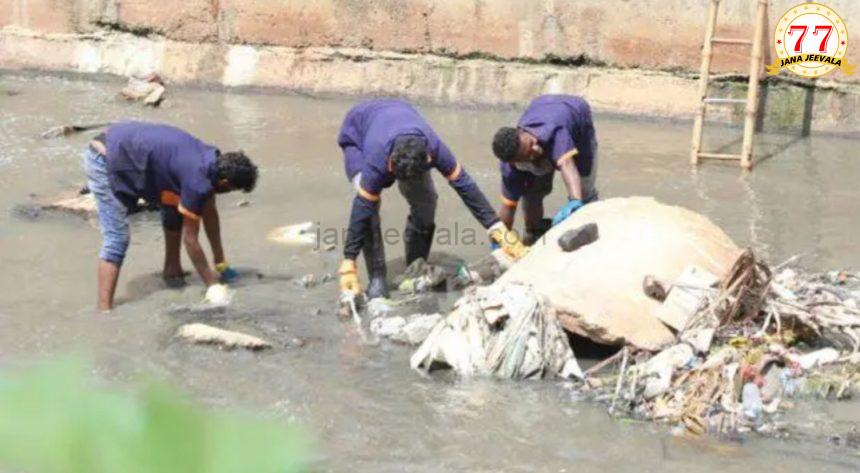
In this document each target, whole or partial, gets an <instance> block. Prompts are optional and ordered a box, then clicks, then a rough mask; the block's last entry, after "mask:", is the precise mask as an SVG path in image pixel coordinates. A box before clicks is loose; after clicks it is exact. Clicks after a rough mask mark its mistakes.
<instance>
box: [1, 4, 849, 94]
mask: <svg viewBox="0 0 860 473" xmlns="http://www.w3.org/2000/svg"><path fill="white" fill-rule="evenodd" d="M799 2H800V0H771V1H770V14H769V18H770V22H775V21H776V19H778V18H779V17H780V16H781V15H782V14H783V13H784V12H785V11H786V10H787V9H788V8H789V7H791V6H793V5H795V4H797V3H799ZM825 3H827V4H828V5H830V6H832V7H834V8H835V9H836V10H837V11H838V12H840V13H841V14H842V16H843V18H844V19H845V21H846V24H847V25H848V26H849V31H851V28H852V25H857V26H853V28H860V2H858V1H857V0H829V1H827V2H825ZM708 4H709V1H708V0H0V26H5V25H17V26H20V27H23V28H27V29H30V30H33V31H39V32H48V33H68V32H90V31H93V30H95V29H96V28H98V27H99V25H101V26H107V27H113V28H118V29H122V30H128V31H136V32H145V33H146V32H154V33H158V34H161V35H164V36H165V37H166V38H168V39H175V40H181V41H191V42H213V41H223V42H229V43H235V44H255V45H275V46H289V47H299V48H301V47H321V46H329V47H361V48H367V49H371V50H376V51H398V52H420V53H435V54H443V55H454V56H469V55H478V56H490V57H496V58H501V59H529V60H545V59H547V58H560V59H561V60H568V61H573V62H576V61H583V60H585V61H589V62H593V63H601V64H606V65H610V66H618V67H641V68H648V69H661V70H678V69H680V70H687V71H697V70H698V65H699V60H700V55H699V51H700V47H701V43H702V37H703V31H704V23H705V18H706V16H707V10H708ZM755 5H756V1H755V0H722V2H721V10H720V21H719V24H720V25H721V26H720V31H719V33H720V35H721V36H734V37H748V36H749V35H750V34H751V31H752V25H751V19H752V18H753V16H754V11H755ZM853 31H860V29H854V30H853ZM768 36H770V35H768ZM858 44H860V41H858ZM856 47H857V48H860V45H858V46H856ZM849 51H850V52H849V54H850V57H855V58H856V57H858V55H857V53H856V52H855V51H857V50H856V49H853V48H852V49H851V50H849ZM747 58H748V48H745V47H742V46H726V47H720V48H718V50H717V52H716V55H715V60H714V68H715V70H716V71H722V72H740V73H745V72H746V71H747V70H748V67H749V66H748V59H747ZM855 61H856V59H855ZM832 78H833V79H835V80H846V78H845V77H843V76H841V74H839V73H836V74H834V75H833V76H832ZM853 80H854V81H856V80H858V78H856V77H855V78H854V79H853Z"/></svg>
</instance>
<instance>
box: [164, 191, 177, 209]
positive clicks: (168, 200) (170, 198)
mask: <svg viewBox="0 0 860 473" xmlns="http://www.w3.org/2000/svg"><path fill="white" fill-rule="evenodd" d="M179 201H180V199H179V194H176V193H175V192H171V191H161V203H162V204H164V205H169V206H171V207H176V206H177V205H179Z"/></svg>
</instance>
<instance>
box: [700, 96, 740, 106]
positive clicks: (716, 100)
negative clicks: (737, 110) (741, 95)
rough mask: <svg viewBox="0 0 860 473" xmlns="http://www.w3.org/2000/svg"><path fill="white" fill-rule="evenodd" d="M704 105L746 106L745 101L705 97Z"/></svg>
mask: <svg viewBox="0 0 860 473" xmlns="http://www.w3.org/2000/svg"><path fill="white" fill-rule="evenodd" d="M705 103H707V104H717V105H728V104H737V105H740V104H746V103H747V99H730V98H726V97H705Z"/></svg>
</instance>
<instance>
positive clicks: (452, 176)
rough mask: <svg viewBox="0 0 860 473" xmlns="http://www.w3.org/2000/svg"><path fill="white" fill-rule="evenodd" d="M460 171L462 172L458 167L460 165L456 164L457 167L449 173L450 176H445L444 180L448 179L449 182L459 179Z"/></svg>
mask: <svg viewBox="0 0 860 473" xmlns="http://www.w3.org/2000/svg"><path fill="white" fill-rule="evenodd" d="M462 171H463V168H462V167H460V163H457V165H456V166H455V167H454V170H453V171H451V173H450V174H448V175H447V176H445V178H446V179H448V180H449V181H456V180H457V178H458V177H460V174H461V173H462Z"/></svg>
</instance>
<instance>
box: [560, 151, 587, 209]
mask: <svg viewBox="0 0 860 473" xmlns="http://www.w3.org/2000/svg"><path fill="white" fill-rule="evenodd" d="M575 157H576V148H574V149H573V150H572V151H570V152H568V153H567V154H565V155H564V156H562V158H561V159H559V161H558V170H559V171H560V172H561V178H562V180H564V185H565V187H567V197H568V199H570V200H579V201H582V180H581V179H580V176H579V170H577V169H576V164H575V163H574V159H575Z"/></svg>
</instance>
